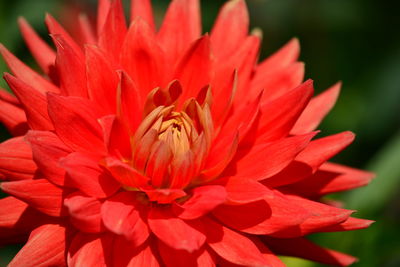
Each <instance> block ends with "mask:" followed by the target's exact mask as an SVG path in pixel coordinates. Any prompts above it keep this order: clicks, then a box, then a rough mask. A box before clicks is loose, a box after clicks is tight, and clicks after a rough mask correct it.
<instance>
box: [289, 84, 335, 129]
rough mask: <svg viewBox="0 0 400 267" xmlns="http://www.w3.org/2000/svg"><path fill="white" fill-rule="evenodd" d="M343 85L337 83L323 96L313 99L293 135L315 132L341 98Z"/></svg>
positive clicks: (297, 123) (298, 121)
mask: <svg viewBox="0 0 400 267" xmlns="http://www.w3.org/2000/svg"><path fill="white" fill-rule="evenodd" d="M340 87H341V83H337V84H335V85H334V86H332V87H331V88H329V89H327V90H326V91H325V92H323V93H322V94H319V95H318V96H316V97H314V98H313V99H311V101H310V103H308V105H307V107H306V109H305V110H304V112H303V113H302V114H301V116H300V118H299V119H298V120H297V122H296V124H295V125H294V127H293V129H292V131H291V133H292V134H301V133H307V132H310V131H313V130H314V129H315V128H317V127H318V125H319V123H320V122H321V121H322V119H323V118H324V117H325V116H326V115H327V114H328V112H329V111H330V110H331V109H332V108H333V106H334V105H335V103H336V100H337V98H338V96H339V92H340Z"/></svg>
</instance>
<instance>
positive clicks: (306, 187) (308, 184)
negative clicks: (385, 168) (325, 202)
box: [279, 162, 375, 198]
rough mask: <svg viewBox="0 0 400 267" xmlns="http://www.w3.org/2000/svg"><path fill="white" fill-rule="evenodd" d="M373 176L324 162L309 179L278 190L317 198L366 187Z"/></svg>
mask: <svg viewBox="0 0 400 267" xmlns="http://www.w3.org/2000/svg"><path fill="white" fill-rule="evenodd" d="M374 176H375V174H373V173H370V172H366V171H362V170H357V169H353V168H349V167H346V166H342V165H338V164H334V163H329V162H326V163H325V164H323V165H322V166H321V167H320V168H319V169H318V171H317V172H316V173H315V174H313V175H312V176H310V177H307V178H306V179H303V180H301V181H299V182H297V183H294V184H290V185H287V186H284V187H281V188H280V189H279V190H281V191H285V192H295V193H296V195H301V196H305V197H307V198H318V197H321V196H323V195H327V194H330V193H334V192H340V191H345V190H350V189H354V188H357V187H361V186H365V185H367V184H368V183H369V182H370V181H371V179H372V178H374Z"/></svg>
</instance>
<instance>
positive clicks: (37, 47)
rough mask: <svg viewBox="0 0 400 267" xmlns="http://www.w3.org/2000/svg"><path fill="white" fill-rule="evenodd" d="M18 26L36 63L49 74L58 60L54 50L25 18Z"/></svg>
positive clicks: (21, 19) (19, 21)
mask: <svg viewBox="0 0 400 267" xmlns="http://www.w3.org/2000/svg"><path fill="white" fill-rule="evenodd" d="M18 24H19V28H20V30H21V33H22V37H23V38H24V40H25V43H26V44H27V45H28V48H29V50H30V51H31V53H32V55H33V57H34V58H35V59H36V62H37V63H38V64H39V66H40V68H41V69H42V70H43V71H44V72H45V73H47V74H49V73H50V67H51V66H53V65H54V61H55V59H56V54H55V52H54V50H53V49H51V48H50V46H49V45H48V44H47V43H46V42H45V41H43V40H42V39H41V38H40V37H39V35H38V34H37V33H36V32H35V31H34V30H33V28H32V27H31V26H30V25H29V23H28V22H27V21H26V20H25V19H24V18H22V17H20V18H19V19H18Z"/></svg>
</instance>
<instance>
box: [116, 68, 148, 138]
mask: <svg viewBox="0 0 400 267" xmlns="http://www.w3.org/2000/svg"><path fill="white" fill-rule="evenodd" d="M120 76H121V77H120V82H119V85H118V95H117V103H118V104H117V108H118V110H117V116H118V118H119V119H120V120H121V122H123V123H124V124H125V127H126V128H127V129H128V130H129V133H131V134H133V133H134V132H135V131H136V129H137V127H138V126H139V124H140V122H141V121H142V119H143V99H142V96H141V92H140V90H139V88H138V87H137V85H135V84H134V82H133V81H132V79H131V78H130V77H129V76H128V74H126V73H125V72H124V71H122V72H121V73H120Z"/></svg>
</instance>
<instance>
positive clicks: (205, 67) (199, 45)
mask: <svg viewBox="0 0 400 267" xmlns="http://www.w3.org/2000/svg"><path fill="white" fill-rule="evenodd" d="M180 23H181V22H180ZM169 39H174V38H169ZM210 67H211V51H210V39H209V37H208V35H205V36H204V37H202V38H200V39H199V40H197V41H196V42H194V43H193V45H191V47H190V48H189V49H188V51H187V52H186V53H185V55H184V56H183V57H182V58H181V60H180V61H179V63H178V64H177V67H176V69H175V74H174V78H176V79H178V80H179V82H180V83H181V84H182V88H183V92H182V95H181V97H180V101H181V104H182V103H183V102H184V101H186V100H187V99H189V98H190V97H196V96H197V94H198V93H199V92H200V90H201V88H203V87H204V86H206V85H207V84H208V83H209V82H210V69H211V68H210Z"/></svg>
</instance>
